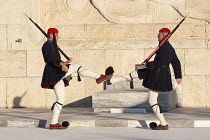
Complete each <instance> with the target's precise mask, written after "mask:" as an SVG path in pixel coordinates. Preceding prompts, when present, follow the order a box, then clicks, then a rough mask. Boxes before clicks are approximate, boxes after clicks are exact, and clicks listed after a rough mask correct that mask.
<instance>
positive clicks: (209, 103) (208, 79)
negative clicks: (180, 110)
mask: <svg viewBox="0 0 210 140" xmlns="http://www.w3.org/2000/svg"><path fill="white" fill-rule="evenodd" d="M209 85H210V76H206V84H205V87H206V98H207V107H210V94H209V91H210V86H209Z"/></svg>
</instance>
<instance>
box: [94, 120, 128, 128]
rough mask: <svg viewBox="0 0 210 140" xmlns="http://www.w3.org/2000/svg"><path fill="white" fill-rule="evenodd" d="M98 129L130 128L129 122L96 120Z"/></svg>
mask: <svg viewBox="0 0 210 140" xmlns="http://www.w3.org/2000/svg"><path fill="white" fill-rule="evenodd" d="M95 126H96V127H128V122H127V120H96V121H95Z"/></svg>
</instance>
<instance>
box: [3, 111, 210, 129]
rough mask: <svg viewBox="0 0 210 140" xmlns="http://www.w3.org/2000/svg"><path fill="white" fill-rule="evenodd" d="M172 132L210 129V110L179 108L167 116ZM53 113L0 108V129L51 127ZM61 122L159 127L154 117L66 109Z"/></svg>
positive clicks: (75, 124) (79, 124)
mask: <svg viewBox="0 0 210 140" xmlns="http://www.w3.org/2000/svg"><path fill="white" fill-rule="evenodd" d="M164 115H165V118H166V120H167V123H168V125H169V126H170V128H180V127H181V128H194V127H210V108H176V109H174V110H171V111H170V112H166V113H164ZM51 117H52V111H51V110H50V109H34V108H8V109H5V108H0V127H48V126H49V123H50V120H51ZM59 119H60V121H61V122H62V121H64V120H68V121H70V124H71V125H70V127H148V124H149V123H150V122H152V121H155V122H157V123H158V120H157V118H156V116H155V114H154V113H145V114H133V113H121V114H118V113H116V114H113V113H105V112H102V113H95V112H93V109H92V108H63V110H62V112H61V115H60V118H59Z"/></svg>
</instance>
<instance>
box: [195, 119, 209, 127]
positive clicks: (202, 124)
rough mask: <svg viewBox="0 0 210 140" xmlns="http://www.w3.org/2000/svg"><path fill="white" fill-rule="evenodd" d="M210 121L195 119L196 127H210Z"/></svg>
mask: <svg viewBox="0 0 210 140" xmlns="http://www.w3.org/2000/svg"><path fill="white" fill-rule="evenodd" d="M209 125H210V121H209V120H195V121H194V127H209Z"/></svg>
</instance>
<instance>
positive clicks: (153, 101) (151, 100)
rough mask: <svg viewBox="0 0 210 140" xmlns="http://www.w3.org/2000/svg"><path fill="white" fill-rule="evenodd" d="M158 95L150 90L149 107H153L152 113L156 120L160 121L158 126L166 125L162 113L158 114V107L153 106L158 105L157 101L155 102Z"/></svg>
mask: <svg viewBox="0 0 210 140" xmlns="http://www.w3.org/2000/svg"><path fill="white" fill-rule="evenodd" d="M158 94H159V93H158V92H155V91H152V90H150V91H149V104H150V105H151V106H153V105H154V106H153V107H152V109H153V111H154V113H155V114H156V115H157V117H158V119H159V120H160V124H161V125H166V124H167V123H166V120H165V118H164V116H163V113H160V107H159V105H155V104H157V103H158V101H157V99H158Z"/></svg>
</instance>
